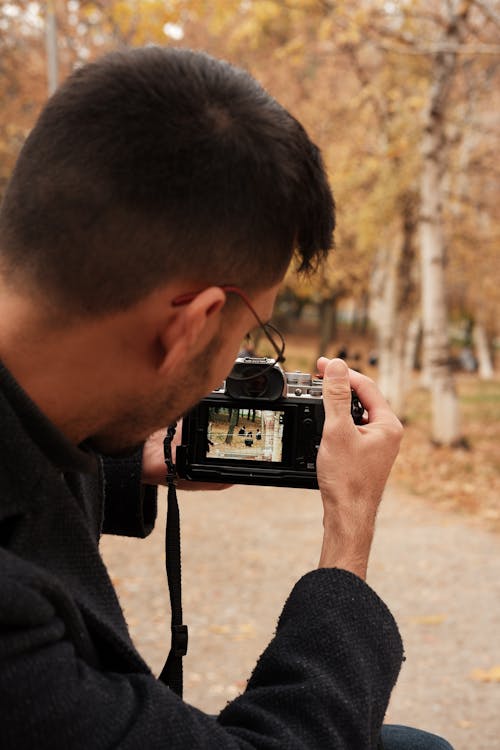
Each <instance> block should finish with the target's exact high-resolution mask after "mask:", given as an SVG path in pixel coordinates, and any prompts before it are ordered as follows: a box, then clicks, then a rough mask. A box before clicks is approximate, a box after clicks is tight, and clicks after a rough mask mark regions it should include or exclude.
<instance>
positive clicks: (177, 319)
mask: <svg viewBox="0 0 500 750" xmlns="http://www.w3.org/2000/svg"><path fill="white" fill-rule="evenodd" d="M225 302H226V294H225V292H224V290H223V289H221V288H220V287H218V286H211V287H208V288H207V289H204V290H203V291H202V292H200V293H199V294H197V295H196V297H194V299H193V300H192V301H191V302H189V303H188V304H186V305H182V306H180V307H178V308H177V309H176V314H175V315H174V316H173V317H172V318H171V319H170V320H169V322H168V324H166V325H165V328H164V329H163V331H162V332H161V333H160V343H161V345H162V349H163V351H164V357H163V361H162V362H161V363H160V367H159V372H160V373H161V374H166V373H167V372H169V371H172V370H175V369H178V368H179V366H180V365H182V364H184V363H185V362H186V360H189V359H191V358H192V357H193V355H194V354H195V353H196V352H197V351H202V350H203V349H204V347H205V346H206V345H207V344H208V342H209V341H210V340H211V339H212V338H213V336H214V333H215V331H216V329H217V317H218V316H217V313H218V312H219V310H220V309H221V308H222V307H223V306H224V304H225Z"/></svg>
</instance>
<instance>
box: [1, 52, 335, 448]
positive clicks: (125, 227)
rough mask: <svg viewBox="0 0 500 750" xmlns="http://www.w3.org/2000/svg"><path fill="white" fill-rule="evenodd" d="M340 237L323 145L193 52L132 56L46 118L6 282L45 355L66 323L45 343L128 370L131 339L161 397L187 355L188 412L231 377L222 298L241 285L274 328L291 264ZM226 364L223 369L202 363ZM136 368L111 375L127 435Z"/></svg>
mask: <svg viewBox="0 0 500 750" xmlns="http://www.w3.org/2000/svg"><path fill="white" fill-rule="evenodd" d="M333 227H334V205H333V198H332V195H331V191H330V189H329V186H328V182H327V179H326V176H325V173H324V169H323V165H322V162H321V157H320V154H319V151H318V149H317V148H316V147H315V146H314V145H313V144H312V143H311V141H310V140H309V138H308V137H307V134H306V133H305V131H304V129H303V128H302V126H301V125H300V124H299V123H298V122H297V121H296V120H295V119H294V118H293V117H292V116H291V115H290V114H289V113H288V112H286V110H284V109H283V108H282V107H281V106H280V105H279V104H278V103H277V102H276V101H275V100H274V99H273V98H272V97H271V96H269V95H268V94H267V93H266V92H265V91H264V90H263V89H262V88H261V87H260V86H259V84H257V83H256V82H255V81H254V80H253V79H252V78H251V77H250V76H249V75H248V74H247V73H245V72H243V71H241V70H238V69H236V68H234V67H232V66H231V65H229V64H228V63H225V62H222V61H219V60H215V59H213V58H211V57H209V56H207V55H205V54H203V53H199V52H192V51H188V50H179V49H161V48H154V47H148V48H144V49H135V50H130V51H127V52H120V53H113V54H111V55H108V56H106V57H104V58H102V59H101V60H99V61H98V62H96V63H92V64H90V65H87V66H85V67H83V68H81V69H79V70H77V71H76V72H75V73H74V74H73V75H72V76H70V78H69V79H68V80H67V81H66V82H65V83H64V84H63V85H62V86H61V88H60V89H59V91H58V92H56V94H55V95H54V96H53V97H52V99H51V100H50V101H49V102H48V104H47V106H46V107H45V109H44V111H43V112H42V114H41V115H40V118H39V120H38V122H37V124H36V125H35V128H34V129H33V131H32V133H31V134H30V136H29V137H28V139H27V141H26V143H25V145H24V148H23V149H22V152H21V154H20V156H19V159H18V162H17V165H16V168H15V170H14V174H13V176H12V179H11V182H10V184H9V186H8V189H7V192H6V195H5V197H4V201H3V204H2V206H1V209H0V281H1V283H2V286H3V288H4V289H7V290H10V291H11V292H12V293H13V294H15V295H17V296H18V297H20V298H21V299H25V300H26V299H28V300H30V301H31V302H30V304H31V306H32V308H33V311H35V312H33V315H39V316H42V315H43V316H44V320H45V325H46V330H47V337H46V341H45V342H44V346H45V351H47V352H48V351H49V350H50V346H49V343H48V342H49V340H50V339H51V336H50V331H51V329H54V330H56V329H57V328H59V329H61V327H62V328H63V329H64V330H65V331H66V332H67V331H69V332H70V334H71V336H70V338H69V339H68V337H67V336H64V335H62V334H61V333H60V332H59V333H58V335H57V337H55V336H53V337H52V339H53V341H54V342H55V343H54V346H56V345H57V342H60V341H63V340H66V344H65V346H66V350H65V351H66V357H67V358H68V359H69V358H70V354H69V352H70V350H71V342H77V341H79V338H78V337H79V335H80V334H81V335H80V339H83V342H87V343H88V346H89V347H90V350H89V353H88V354H89V356H92V357H93V359H94V360H95V365H94V366H95V367H98V366H99V365H100V364H101V363H102V362H103V361H104V360H105V359H106V357H108V359H109V360H110V366H109V367H108V371H109V372H111V371H112V361H111V356H112V352H113V351H114V349H113V347H115V348H116V352H115V363H116V364H118V359H119V358H123V352H124V351H128V352H129V355H130V360H129V364H130V366H129V368H128V370H129V371H130V373H132V372H133V366H132V364H133V363H132V360H133V356H134V354H135V355H137V356H138V352H137V351H135V349H137V347H136V346H135V345H134V342H135V341H136V340H137V336H138V338H139V340H140V339H141V338H142V339H144V344H145V343H146V340H148V342H149V343H148V347H149V348H148V349H147V352H146V350H144V351H143V352H142V354H141V356H142V357H143V358H144V357H146V356H147V357H148V361H149V364H148V366H149V367H150V368H153V367H155V368H156V370H157V373H156V374H157V375H158V376H160V375H161V377H163V378H164V380H163V381H162V382H163V383H168V384H169V389H168V393H169V394H171V393H172V392H174V388H175V387H178V388H182V377H181V375H184V376H186V373H187V371H188V370H186V371H184V368H188V369H189V364H190V362H189V360H190V358H192V359H193V363H196V367H194V368H191V370H189V371H190V372H191V375H192V378H191V379H192V380H193V381H196V383H198V386H197V387H195V386H194V384H193V383H191V388H192V393H193V397H192V399H191V402H190V403H193V401H194V398H195V396H196V397H198V398H199V397H200V396H202V395H203V393H204V392H205V391H206V390H210V388H211V387H213V386H214V385H215V384H216V383H215V382H213V379H214V378H215V377H219V371H220V370H222V369H223V368H224V367H226V368H227V369H229V366H230V360H231V358H234V356H235V354H236V352H237V348H238V345H237V344H234V342H232V337H235V336H236V335H238V336H239V335H240V332H239V326H244V325H246V324H247V322H248V323H251V321H250V319H249V320H248V321H247V320H246V317H245V316H247V317H248V311H246V312H245V311H242V310H241V306H240V304H239V303H238V302H236V301H235V303H234V305H228V304H227V300H226V295H225V294H224V293H223V292H221V291H220V289H219V288H220V286H222V285H224V284H234V285H237V286H240V287H242V288H243V289H244V290H245V291H246V292H247V293H248V294H249V295H250V296H251V298H252V299H255V300H260V302H259V304H260V305H261V309H260V310H259V312H260V314H262V315H264V316H267V315H268V314H269V312H268V308H269V306H270V304H271V305H272V301H273V300H274V296H275V294H276V288H277V284H278V283H279V281H280V280H281V279H282V277H283V275H284V273H285V271H286V268H287V266H288V265H289V262H290V260H291V258H292V255H293V252H294V250H295V251H296V252H297V255H298V260H299V266H300V267H301V268H302V269H304V270H307V269H310V268H312V267H314V266H315V265H316V264H317V262H319V261H320V260H321V259H322V258H323V257H324V256H326V254H327V252H328V250H329V248H330V245H331V239H332V231H333ZM165 290H166V291H165ZM203 290H209V293H208V296H207V295H205V296H203V295H202V296H201V297H200V298H199V299H198V298H195V300H194V301H193V302H192V303H190V304H189V305H188V306H187V308H186V309H183V310H177V311H173V310H171V306H170V301H171V300H172V298H173V295H174V293H177V294H178V293H185V292H196V291H200V292H203ZM210 290H211V291H210ZM200 300H201V303H200ZM18 307H19V306H18ZM18 307H16V306H14V307H13V308H12V309H15V310H17V309H18ZM167 308H168V313H167V312H164V309H165V310H167ZM155 311H156V317H155ZM16 314H17V313H16ZM23 314H24V313H23ZM196 315H198V317H196ZM235 316H236V317H235ZM11 317H12V316H11ZM18 317H19V316H18ZM32 317H33V316H32ZM28 318H29V315H28ZM120 326H121V328H120ZM125 326H127V328H126V329H125ZM148 326H149V328H148ZM249 327H251V325H249ZM108 328H109V330H108ZM122 329H123V331H122ZM139 329H140V331H141V332H142V334H141V333H140V332H139ZM160 329H161V330H160ZM120 331H122V333H120ZM129 331H130V334H129ZM132 331H133V332H134V334H132ZM84 332H90V333H89V335H87V333H85V335H83V333H84ZM243 333H244V331H243V330H242V331H241V334H243ZM90 334H92V335H94V334H95V336H96V337H98V338H99V343H97V341H96V340H94V343H93V344H91V340H90V338H89V336H90ZM106 335H107V336H108V340H109V346H108V345H107V343H106ZM128 336H130V341H128V343H127V344H126V345H125V341H126V339H127V337H128ZM179 337H181V338H182V346H180V345H179ZM197 337H198V338H197ZM153 338H154V339H155V340H156V339H157V342H156V344H154V342H153ZM111 339H113V342H112V341H111ZM149 339H151V341H149ZM5 340H6V338H5V337H4V341H5ZM11 340H12V339H11ZM158 342H161V345H160V344H158ZM118 343H121V344H122V349H123V351H122V352H121V353H120V352H119V351H118V348H117V346H118ZM0 344H2V340H1V339H0ZM157 344H158V345H157ZM82 346H85V344H84V343H82V342H79V348H78V350H77V348H76V346H75V354H74V358H75V357H76V356H77V351H81V350H82ZM92 346H93V347H94V348H93V350H92ZM190 346H191V348H190ZM68 347H69V348H68ZM127 347H128V348H127ZM155 347H156V348H155ZM4 348H5V347H4ZM139 348H140V347H139ZM230 348H231V352H229V349H230ZM233 349H234V351H233ZM132 350H133V351H132ZM219 350H220V351H219ZM31 351H32V352H34V349H33V348H31ZM173 351H175V352H177V355H176V357H174V356H173V355H172V352H173ZM53 353H54V352H52V354H53ZM0 354H1V355H2V356H5V352H4V351H1V350H0ZM83 354H84V352H83ZM167 355H171V356H170V359H169V360H168V357H167ZM219 355H220V363H221V364H219V367H213V368H211V367H210V362H207V361H205V362H204V358H206V357H210V358H212V359H217V357H218V356H219ZM33 356H34V355H33ZM183 356H184V357H185V358H186V360H185V362H184V368H183V372H182V373H181V372H179V371H178V372H177V376H178V377H177V378H175V373H174V370H175V366H174V365H175V364H177V365H179V363H180V361H181V358H182V357H183ZM162 357H163V358H164V360H165V361H163V360H162ZM222 358H224V362H223V363H222ZM13 359H15V357H14V355H13V354H12V352H10V353H9V356H8V357H7V358H6V361H7V364H9V362H12V361H13ZM167 360H168V362H169V364H168V366H166V365H165V362H166V361H167ZM226 360H227V363H226ZM143 364H144V365H145V361H144V362H143ZM161 367H163V370H161ZM80 369H81V365H80ZM227 369H226V372H227ZM126 370H127V365H126V363H125V362H122V365H121V369H120V371H117V372H116V376H115V377H114V378H112V380H113V382H116V389H115V390H116V406H115V409H114V412H113V416H114V421H115V422H116V423H118V422H120V423H121V424H122V429H123V419H122V417H123V418H127V419H128V418H130V419H131V420H132V419H133V415H132V411H134V409H135V411H136V412H137V410H139V409H140V405H139V402H140V401H141V398H144V400H147V398H148V388H152V387H153V384H152V383H149V382H148V383H146V382H145V380H144V379H143V381H142V385H141V388H142V390H141V391H140V393H139V392H138V393H137V394H135V395H139V396H140V397H141V398H138V400H137V403H136V404H135V405H134V403H135V402H134V399H131V400H129V401H128V406H129V408H128V409H127V415H125V399H124V396H125V394H126V392H127V388H128V389H129V391H130V390H131V388H132V386H131V383H130V379H129V381H128V384H127V386H125V379H126ZM143 370H144V372H145V369H144V368H143ZM209 371H210V373H211V375H208V374H207V373H208V372H209ZM144 372H143V373H142V375H141V376H140V377H141V378H142V377H143V375H144ZM14 374H16V373H14ZM137 377H139V376H137ZM137 377H136V380H137ZM174 378H175V381H176V382H175V384H174ZM120 379H121V380H122V386H123V387H122V389H121V392H120V387H119V383H120ZM169 379H170V380H171V381H172V382H170V380H169ZM52 380H54V379H52ZM32 390H34V391H35V392H36V388H35V387H33V389H32ZM91 390H92V389H91ZM108 390H109V388H108ZM28 392H30V393H31V391H30V390H29V388H28ZM165 394H166V391H164V392H163V391H162V394H161V398H162V399H164V397H165ZM92 395H93V394H92V393H90V398H89V399H87V401H89V400H90V403H91V402H92ZM94 395H96V396H97V395H98V394H94ZM158 395H159V392H158ZM108 400H109V399H108ZM38 401H39V402H43V398H41V397H40V398H39V399H38ZM180 401H181V402H182V403H180V406H182V409H184V408H186V407H187V406H189V405H190V403H187V402H186V399H180ZM120 403H122V404H123V407H122V410H123V413H121V412H120V411H119V404H120ZM42 405H43V404H42ZM54 409H55V406H54ZM46 410H47V412H48V413H49V414H51V413H52V412H51V409H50V408H47V409H46ZM131 410H132V411H131ZM99 413H100V414H101V415H102V414H103V411H102V409H101V410H100V411H99ZM139 417H140V415H139ZM96 418H97V415H96ZM56 421H57V420H56ZM108 421H109V422H110V419H108ZM139 421H140V422H141V423H144V424H143V426H144V428H145V426H146V425H145V421H147V420H146V419H142V420H141V419H139ZM110 423H111V422H110ZM102 427H103V434H105V430H106V421H104V422H103V425H102ZM151 427H152V428H153V427H155V425H153V424H152V425H151ZM136 432H137V430H136Z"/></svg>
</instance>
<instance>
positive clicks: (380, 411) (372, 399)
mask: <svg viewBox="0 0 500 750" xmlns="http://www.w3.org/2000/svg"><path fill="white" fill-rule="evenodd" d="M349 381H350V385H351V388H352V389H353V390H354V391H355V393H356V395H357V397H358V398H359V400H360V401H361V403H362V404H363V406H364V407H365V409H366V411H367V412H368V416H369V421H370V422H374V421H377V422H380V421H395V420H396V419H397V417H396V416H395V414H394V412H393V411H392V409H391V407H390V406H389V404H388V403H387V401H386V399H385V398H384V396H383V395H382V392H381V390H380V389H379V387H378V386H377V384H376V383H375V382H374V381H373V380H371V378H367V377H366V375H362V374H361V373H359V372H357V371H356V370H349Z"/></svg>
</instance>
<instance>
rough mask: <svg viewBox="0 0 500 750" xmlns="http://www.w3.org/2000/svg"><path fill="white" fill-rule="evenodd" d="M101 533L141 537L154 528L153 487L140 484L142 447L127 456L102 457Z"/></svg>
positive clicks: (155, 504) (155, 495) (155, 498)
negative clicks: (102, 503)
mask: <svg viewBox="0 0 500 750" xmlns="http://www.w3.org/2000/svg"><path fill="white" fill-rule="evenodd" d="M101 462H102V470H103V474H104V514H103V516H104V517H103V525H102V533H103V534H118V535H121V536H134V537H140V538H144V537H146V536H148V534H150V533H151V531H152V530H153V528H154V525H155V521H156V513H157V489H156V487H153V486H150V485H145V484H142V482H141V472H142V448H141V449H140V450H138V451H136V452H135V453H133V454H132V455H131V456H127V457H126V458H108V457H102V458H101Z"/></svg>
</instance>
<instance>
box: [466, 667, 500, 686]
mask: <svg viewBox="0 0 500 750" xmlns="http://www.w3.org/2000/svg"><path fill="white" fill-rule="evenodd" d="M471 678H472V679H473V680H476V682H500V665H497V666H496V667H491V669H475V670H474V671H473V672H472V674H471Z"/></svg>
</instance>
